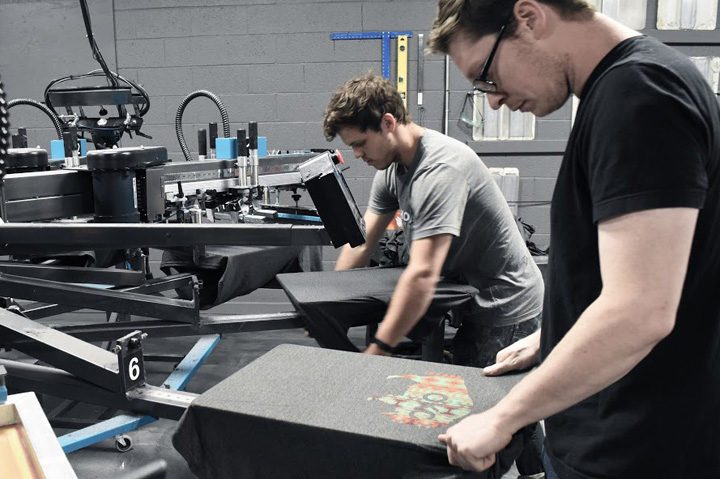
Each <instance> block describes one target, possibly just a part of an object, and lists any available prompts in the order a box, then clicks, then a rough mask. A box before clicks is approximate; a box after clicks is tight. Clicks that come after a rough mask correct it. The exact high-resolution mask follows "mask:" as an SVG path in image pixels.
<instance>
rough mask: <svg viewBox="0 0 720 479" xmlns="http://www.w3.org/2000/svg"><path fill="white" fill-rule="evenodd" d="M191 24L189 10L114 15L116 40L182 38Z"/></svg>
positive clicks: (160, 10) (130, 12)
mask: <svg viewBox="0 0 720 479" xmlns="http://www.w3.org/2000/svg"><path fill="white" fill-rule="evenodd" d="M193 22H194V20H193V15H192V13H191V11H190V9H178V8H157V9H149V10H120V11H117V12H116V13H115V35H116V36H117V39H118V40H138V39H145V38H177V37H184V36H187V35H189V34H190V31H191V30H192V24H193Z"/></svg>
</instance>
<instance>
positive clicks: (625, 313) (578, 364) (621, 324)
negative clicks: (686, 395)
mask: <svg viewBox="0 0 720 479" xmlns="http://www.w3.org/2000/svg"><path fill="white" fill-rule="evenodd" d="M606 303H607V302H603V301H602V300H601V299H599V300H597V301H596V302H595V303H593V304H592V305H591V306H590V307H588V308H587V310H586V311H585V312H584V313H583V314H582V316H581V317H580V318H579V319H578V321H577V323H576V324H575V326H573V328H572V329H571V330H570V331H569V332H568V333H567V335H566V336H565V337H564V338H563V339H562V340H561V341H560V342H559V343H558V344H557V346H556V347H555V349H553V351H552V352H551V353H550V355H549V356H548V357H547V358H546V359H545V361H544V362H543V363H542V364H541V365H540V367H538V369H536V370H535V371H533V372H532V373H530V374H529V375H528V377H527V378H525V379H524V380H523V381H521V382H520V383H518V385H517V386H515V387H514V388H513V389H512V391H511V392H510V393H509V394H508V395H507V396H506V397H505V398H504V399H503V400H502V401H501V402H500V403H498V404H497V406H495V408H494V409H495V411H496V412H497V413H498V414H499V415H500V416H501V417H503V418H505V419H506V420H508V421H509V423H508V424H510V425H511V428H512V429H513V430H518V429H520V428H521V427H522V426H524V425H526V424H530V423H533V422H536V421H538V420H540V419H544V418H546V417H549V416H552V415H553V414H556V413H558V412H560V411H562V410H564V409H566V408H568V407H570V406H572V405H573V404H576V403H578V402H579V401H582V400H583V399H586V398H587V397H589V396H591V395H593V394H595V393H597V392H599V391H601V390H602V389H604V388H606V387H608V386H609V385H611V384H613V383H614V382H615V381H617V380H618V379H620V378H622V377H623V376H625V375H626V374H627V373H628V372H629V371H630V370H632V369H633V368H634V367H635V366H636V365H637V364H638V363H639V362H640V361H641V360H642V359H643V358H644V357H645V356H647V355H648V354H649V353H650V351H651V350H652V348H653V347H654V346H655V345H656V344H657V343H658V342H660V341H661V340H662V338H663V337H664V336H665V335H666V334H669V331H665V330H663V328H662V327H660V328H658V327H648V326H649V323H650V322H652V321H656V320H657V319H658V318H657V316H655V315H654V314H653V313H650V312H646V314H641V313H640V314H639V312H637V311H635V312H633V311H632V310H630V309H629V308H628V309H626V308H621V307H617V308H611V307H609V306H608V305H607V304H606ZM653 316H654V317H653Z"/></svg>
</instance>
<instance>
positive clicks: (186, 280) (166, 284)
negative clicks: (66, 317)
mask: <svg viewBox="0 0 720 479" xmlns="http://www.w3.org/2000/svg"><path fill="white" fill-rule="evenodd" d="M194 282H195V277H194V276H193V275H191V274H189V273H181V274H175V275H170V276H163V277H162V278H157V279H153V280H150V281H148V282H146V283H145V284H142V285H140V286H136V287H132V288H125V289H121V290H119V291H126V292H133V293H143V294H153V293H159V292H161V291H169V290H172V289H177V288H181V287H184V286H189V287H191V288H193V287H194ZM43 299H46V300H47V298H43ZM35 304H37V303H35ZM83 307H84V306H83ZM78 309H82V307H74V306H67V305H59V304H48V305H44V306H35V305H33V306H30V307H28V308H27V309H25V310H24V311H23V314H24V315H25V316H26V317H28V318H30V319H41V318H47V317H49V316H55V315H58V314H63V313H69V312H71V311H76V310H78ZM115 337H116V336H113V338H111V339H114V338H115Z"/></svg>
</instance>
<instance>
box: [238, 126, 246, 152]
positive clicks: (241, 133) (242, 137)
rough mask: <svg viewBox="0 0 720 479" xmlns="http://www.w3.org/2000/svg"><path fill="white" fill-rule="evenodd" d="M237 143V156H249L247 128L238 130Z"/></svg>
mask: <svg viewBox="0 0 720 479" xmlns="http://www.w3.org/2000/svg"><path fill="white" fill-rule="evenodd" d="M237 145H238V154H237V156H248V142H247V133H246V132H245V130H238V131H237Z"/></svg>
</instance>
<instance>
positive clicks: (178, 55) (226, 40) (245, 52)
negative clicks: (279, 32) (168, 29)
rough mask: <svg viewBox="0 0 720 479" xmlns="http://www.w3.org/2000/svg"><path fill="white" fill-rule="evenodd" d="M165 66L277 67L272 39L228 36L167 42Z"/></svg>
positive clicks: (253, 36) (270, 37)
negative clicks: (272, 65) (267, 65)
mask: <svg viewBox="0 0 720 479" xmlns="http://www.w3.org/2000/svg"><path fill="white" fill-rule="evenodd" d="M165 54H166V56H165V65H164V66H186V65H226V64H227V63H229V62H231V61H232V62H233V63H235V62H238V61H239V62H241V63H240V64H244V65H252V64H258V63H275V37H274V36H273V35H231V36H230V35H229V36H210V37H192V38H191V37H188V38H178V39H174V38H173V39H166V40H165Z"/></svg>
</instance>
